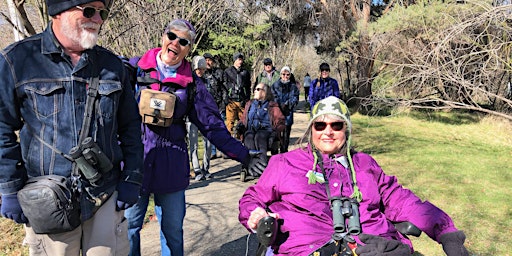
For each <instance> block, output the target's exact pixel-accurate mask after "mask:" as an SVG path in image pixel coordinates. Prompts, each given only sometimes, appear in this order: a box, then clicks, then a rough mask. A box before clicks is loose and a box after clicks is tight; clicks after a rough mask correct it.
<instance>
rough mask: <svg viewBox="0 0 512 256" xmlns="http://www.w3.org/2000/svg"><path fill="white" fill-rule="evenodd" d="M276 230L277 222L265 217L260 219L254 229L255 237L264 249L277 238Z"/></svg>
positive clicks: (272, 218)
mask: <svg viewBox="0 0 512 256" xmlns="http://www.w3.org/2000/svg"><path fill="white" fill-rule="evenodd" d="M277 228H278V225H277V220H276V219H275V218H274V217H271V216H267V217H264V218H261V220H260V221H259V222H258V228H257V229H256V235H257V236H258V240H259V242H260V244H262V245H263V246H265V247H268V246H270V245H272V244H273V243H274V242H275V240H276V237H277Z"/></svg>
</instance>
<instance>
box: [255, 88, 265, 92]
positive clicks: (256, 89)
mask: <svg viewBox="0 0 512 256" xmlns="http://www.w3.org/2000/svg"><path fill="white" fill-rule="evenodd" d="M254 91H256V92H259V91H264V89H263V88H254Z"/></svg>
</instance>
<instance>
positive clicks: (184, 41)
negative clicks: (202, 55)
mask: <svg viewBox="0 0 512 256" xmlns="http://www.w3.org/2000/svg"><path fill="white" fill-rule="evenodd" d="M167 38H169V40H171V41H174V40H176V39H178V43H179V44H180V45H181V46H183V47H185V46H187V45H189V44H190V40H188V39H186V38H183V37H179V36H178V35H176V34H174V33H173V32H171V31H169V32H167Z"/></svg>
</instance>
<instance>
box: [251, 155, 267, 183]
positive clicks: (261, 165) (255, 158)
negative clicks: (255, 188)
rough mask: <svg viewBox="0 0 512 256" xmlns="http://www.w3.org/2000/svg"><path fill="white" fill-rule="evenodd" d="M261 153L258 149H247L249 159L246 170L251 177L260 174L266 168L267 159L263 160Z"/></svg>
mask: <svg viewBox="0 0 512 256" xmlns="http://www.w3.org/2000/svg"><path fill="white" fill-rule="evenodd" d="M265 153H266V152H265ZM261 154H263V153H262V152H260V151H258V150H250V151H249V156H250V160H249V166H248V167H247V171H248V172H249V175H251V176H253V177H259V176H261V174H263V171H264V170H265V168H267V161H265V159H264V157H261Z"/></svg>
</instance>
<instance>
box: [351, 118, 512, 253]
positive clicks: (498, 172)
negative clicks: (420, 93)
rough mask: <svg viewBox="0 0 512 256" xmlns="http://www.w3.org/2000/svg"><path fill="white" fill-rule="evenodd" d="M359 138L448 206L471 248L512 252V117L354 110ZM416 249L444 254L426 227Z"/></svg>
mask: <svg viewBox="0 0 512 256" xmlns="http://www.w3.org/2000/svg"><path fill="white" fill-rule="evenodd" d="M352 120H353V122H354V125H353V126H354V127H355V129H354V132H353V133H354V139H353V140H354V144H355V145H356V148H357V149H358V150H360V151H364V152H367V153H370V154H372V155H373V157H374V158H375V159H376V160H377V162H379V163H380V165H381V166H382V167H383V169H384V170H385V172H386V173H388V174H391V175H395V176H397V177H398V179H399V181H400V183H402V184H403V185H404V186H405V187H407V188H409V189H411V190H412V191H414V192H415V193H416V194H417V195H418V196H419V197H421V198H422V199H423V200H428V201H430V202H431V203H434V204H435V205H437V206H438V207H440V208H441V209H443V210H444V211H445V212H447V213H448V214H449V215H450V216H451V217H452V219H453V220H454V222H455V225H456V226H457V227H458V228H459V229H462V230H464V231H465V233H466V236H467V240H466V246H467V248H468V250H469V251H470V254H471V255H511V254H510V251H512V245H511V243H510V238H511V237H512V218H511V217H512V200H511V199H510V195H511V194H512V177H511V174H510V170H512V129H511V128H512V125H511V124H510V123H507V122H506V121H499V120H493V119H491V118H483V119H482V118H481V117H478V116H476V115H475V114H460V113H457V114H456V113H437V114H435V115H432V114H430V115H427V114H423V113H413V114H409V115H400V116H395V117H386V118H383V117H376V118H375V117H366V116H361V115H355V116H353V118H352ZM412 240H413V243H414V246H415V249H416V251H417V253H416V255H443V251H442V248H441V246H440V245H437V243H435V242H433V241H432V240H431V239H430V238H428V236H426V235H425V234H422V235H421V237H420V238H412Z"/></svg>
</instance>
